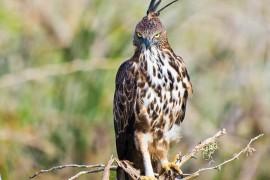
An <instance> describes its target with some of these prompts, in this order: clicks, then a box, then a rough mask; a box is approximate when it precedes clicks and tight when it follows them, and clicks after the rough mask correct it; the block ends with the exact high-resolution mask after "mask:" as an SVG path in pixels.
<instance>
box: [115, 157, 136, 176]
mask: <svg viewBox="0 0 270 180" xmlns="http://www.w3.org/2000/svg"><path fill="white" fill-rule="evenodd" d="M115 161H116V163H117V165H118V166H119V167H121V168H122V169H123V170H124V171H125V172H126V173H128V174H129V175H130V177H132V178H133V179H135V180H138V179H140V172H139V170H137V169H135V168H134V167H133V166H132V165H130V163H129V162H128V161H120V160H118V159H115Z"/></svg>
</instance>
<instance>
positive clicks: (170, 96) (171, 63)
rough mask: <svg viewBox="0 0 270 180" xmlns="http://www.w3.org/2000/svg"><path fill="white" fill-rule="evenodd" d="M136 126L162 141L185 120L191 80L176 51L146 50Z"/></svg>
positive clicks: (142, 56) (140, 70)
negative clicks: (167, 133)
mask: <svg viewBox="0 0 270 180" xmlns="http://www.w3.org/2000/svg"><path fill="white" fill-rule="evenodd" d="M137 70H138V73H137V76H138V78H137V79H138V80H137V93H136V94H137V98H136V99H137V101H136V105H135V114H136V117H137V118H136V121H135V126H138V127H140V126H141V127H140V128H139V129H143V130H144V131H145V132H147V131H149V132H153V135H154V136H153V137H156V138H157V139H161V138H162V137H164V134H166V132H168V131H169V130H170V129H171V128H172V126H173V125H174V124H180V122H181V121H182V120H183V119H184V115H185V108H186V101H187V97H188V87H189V77H188V74H187V73H186V70H185V65H184V64H183V61H182V60H181V58H180V57H177V56H176V55H175V54H174V53H173V51H172V50H170V49H165V50H163V51H160V50H159V49H157V48H151V49H144V50H143V51H142V53H141V54H140V57H139V62H138V66H137Z"/></svg>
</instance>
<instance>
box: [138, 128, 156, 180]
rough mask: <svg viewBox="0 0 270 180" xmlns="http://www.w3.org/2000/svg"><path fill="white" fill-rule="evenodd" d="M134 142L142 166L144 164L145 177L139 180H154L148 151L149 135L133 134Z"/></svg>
mask: <svg viewBox="0 0 270 180" xmlns="http://www.w3.org/2000/svg"><path fill="white" fill-rule="evenodd" d="M135 141H136V146H137V148H138V150H139V151H140V152H141V154H142V158H143V164H144V173H145V176H142V177H141V180H154V179H156V178H155V175H154V171H153V167H152V163H151V156H150V152H149V149H148V145H149V135H148V134H145V133H143V132H135Z"/></svg>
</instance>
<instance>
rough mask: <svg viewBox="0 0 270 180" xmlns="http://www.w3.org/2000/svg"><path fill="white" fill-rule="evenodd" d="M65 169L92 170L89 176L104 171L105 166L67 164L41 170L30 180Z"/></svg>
mask: <svg viewBox="0 0 270 180" xmlns="http://www.w3.org/2000/svg"><path fill="white" fill-rule="evenodd" d="M64 168H87V169H91V170H89V171H88V173H87V174H89V173H96V172H101V171H104V169H105V165H104V164H94V165H80V164H66V165H60V166H55V167H52V168H50V169H44V170H40V171H38V172H36V173H35V174H34V175H32V176H30V177H29V178H30V179H33V178H35V177H37V176H39V175H40V174H43V173H48V172H52V171H55V170H60V169H64ZM111 170H116V166H111Z"/></svg>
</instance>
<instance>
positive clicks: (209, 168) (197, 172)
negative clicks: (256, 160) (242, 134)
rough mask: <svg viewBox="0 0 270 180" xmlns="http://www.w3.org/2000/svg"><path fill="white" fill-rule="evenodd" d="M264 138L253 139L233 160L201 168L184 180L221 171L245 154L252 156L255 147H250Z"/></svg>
mask: <svg viewBox="0 0 270 180" xmlns="http://www.w3.org/2000/svg"><path fill="white" fill-rule="evenodd" d="M262 136H264V134H260V135H258V136H256V137H254V138H252V139H251V140H250V141H249V143H248V144H247V146H246V147H245V148H244V149H242V150H241V151H240V152H239V153H237V154H235V155H234V156H233V157H232V158H230V159H228V160H226V161H224V162H222V163H220V164H218V165H216V166H212V167H208V168H201V169H199V170H198V171H196V172H194V173H192V174H191V175H190V176H187V177H185V178H184V180H188V179H194V178H196V177H198V176H199V175H200V173H201V172H203V171H208V170H213V169H217V170H220V169H221V167H222V166H224V165H225V164H228V163H230V162H231V161H234V160H236V159H239V156H240V155H242V154H243V153H246V155H247V156H249V155H252V154H253V153H254V152H255V151H256V150H255V149H254V148H253V147H251V146H250V145H251V144H252V143H253V142H254V141H256V140H257V139H259V138H261V137H262Z"/></svg>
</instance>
